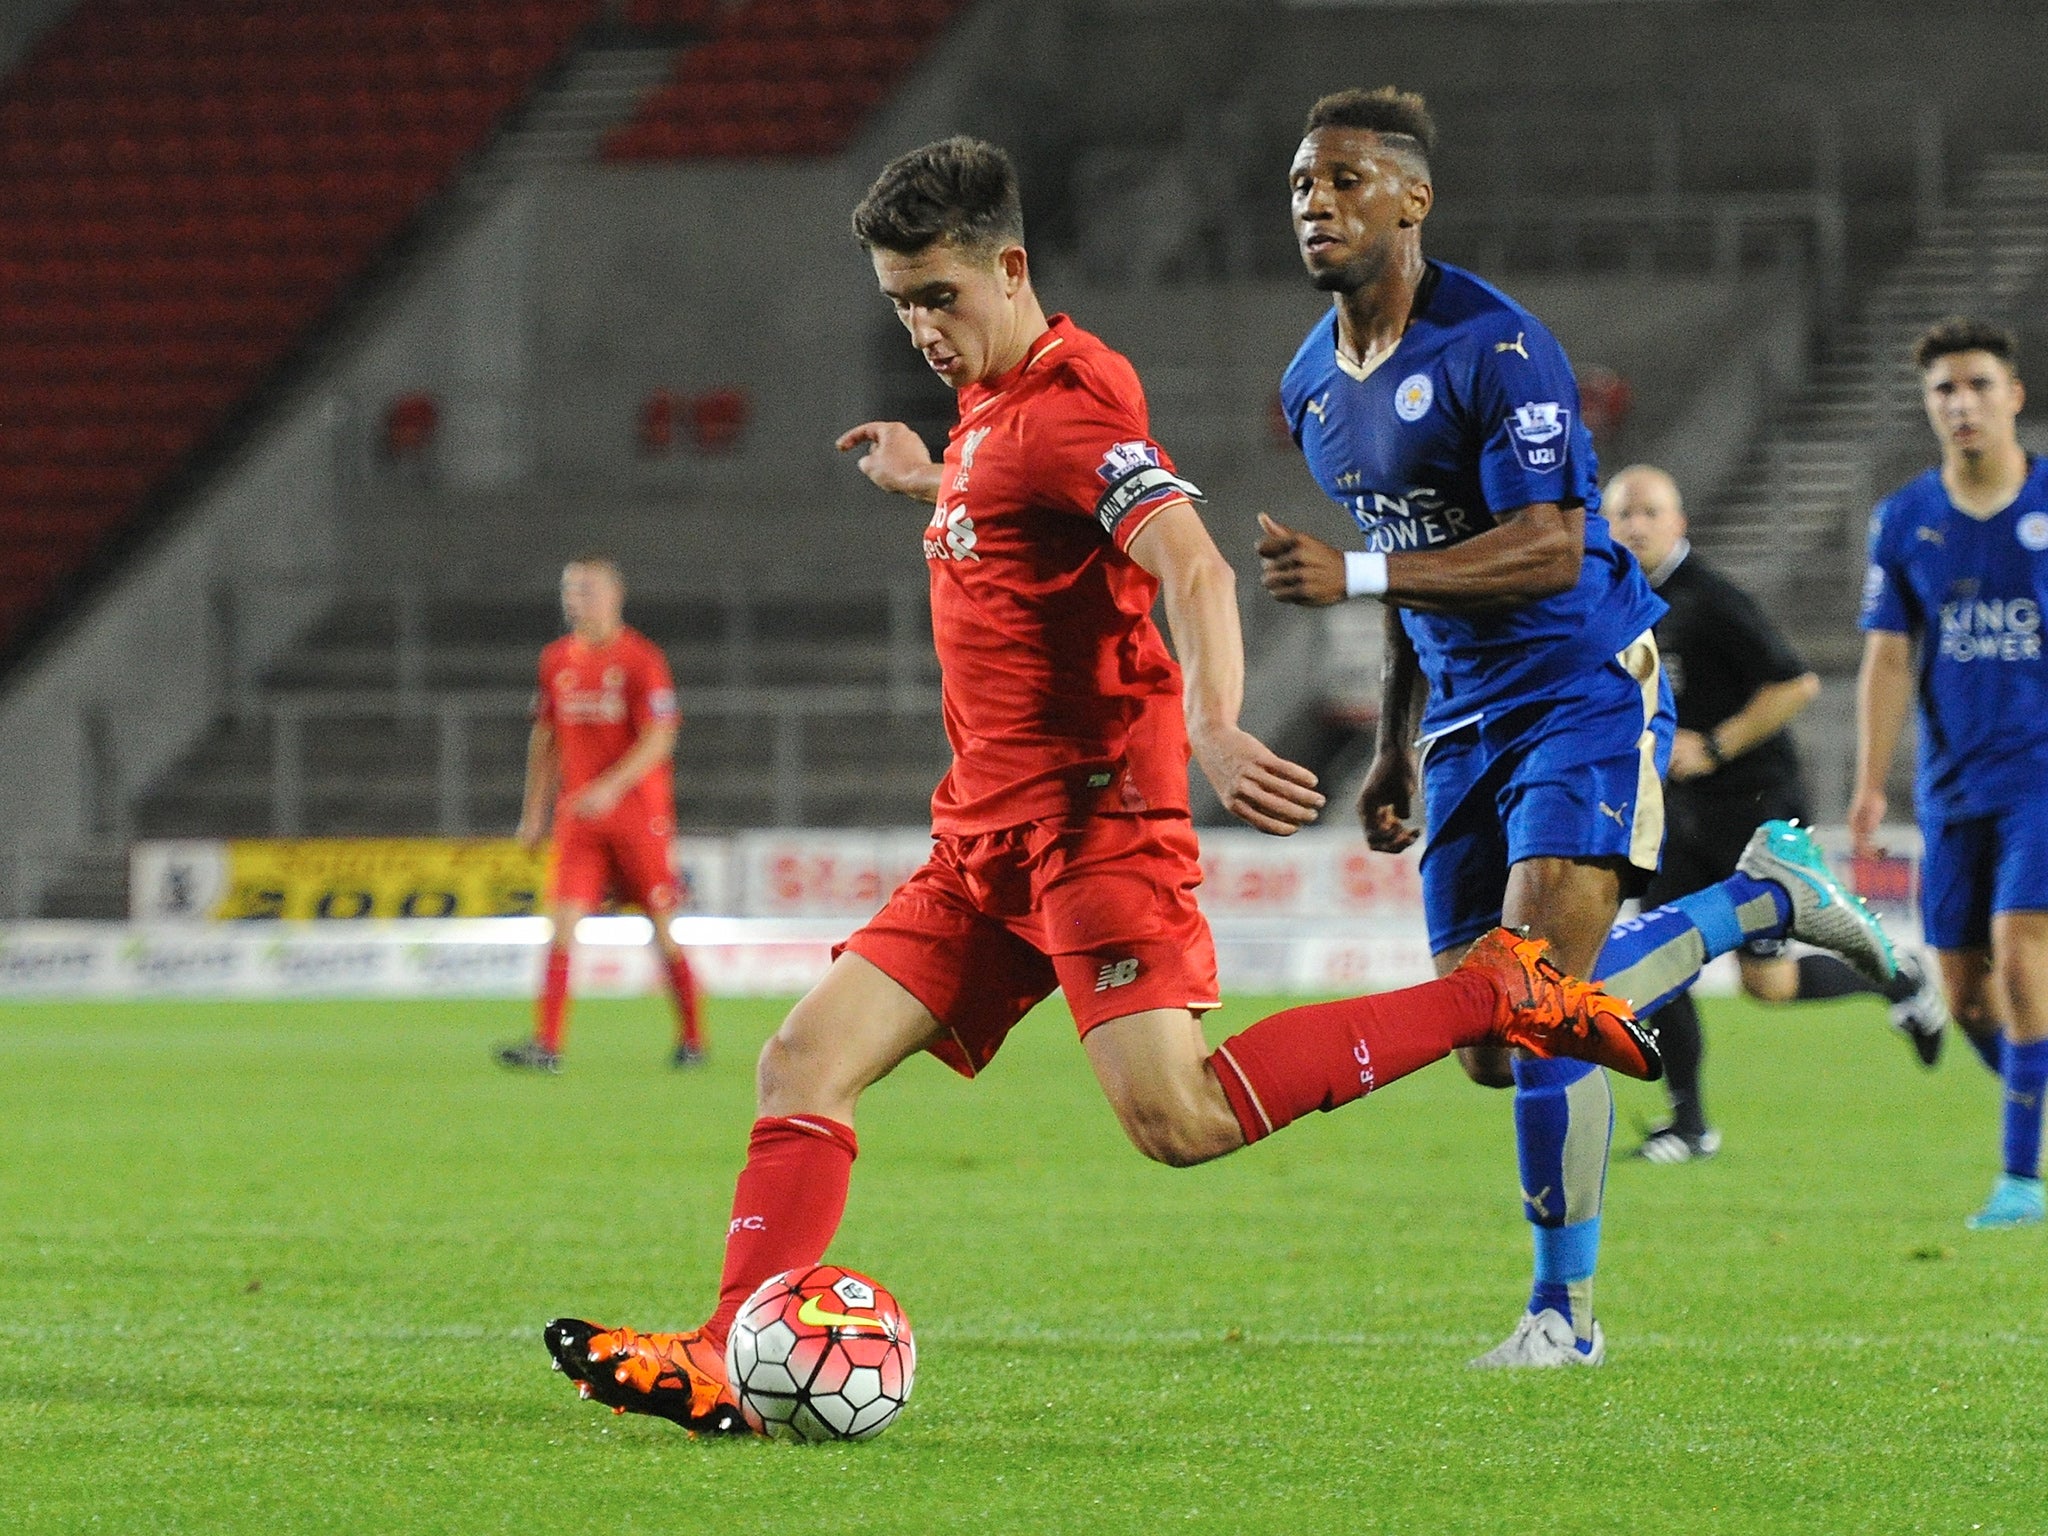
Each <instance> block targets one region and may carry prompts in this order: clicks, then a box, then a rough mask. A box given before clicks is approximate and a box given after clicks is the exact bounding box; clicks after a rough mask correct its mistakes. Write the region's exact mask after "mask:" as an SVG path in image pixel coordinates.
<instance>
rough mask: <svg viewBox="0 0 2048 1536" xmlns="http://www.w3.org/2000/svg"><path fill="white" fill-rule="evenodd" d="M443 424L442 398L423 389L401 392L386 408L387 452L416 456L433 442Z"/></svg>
mask: <svg viewBox="0 0 2048 1536" xmlns="http://www.w3.org/2000/svg"><path fill="white" fill-rule="evenodd" d="M440 428H441V402H440V401H438V400H436V399H435V398H434V397H433V396H432V395H430V394H427V393H426V392H425V391H423V390H420V391H415V392H413V393H412V394H407V395H400V396H399V397H398V398H397V399H395V400H393V401H392V402H391V404H390V405H388V406H387V407H385V410H384V452H385V453H386V454H387V455H388V456H389V457H391V458H393V459H417V458H419V457H420V456H421V455H423V454H424V453H425V452H426V451H427V449H429V448H430V447H432V446H433V443H434V437H435V435H436V434H437V433H438V432H439V431H440Z"/></svg>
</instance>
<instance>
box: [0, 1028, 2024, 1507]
mask: <svg viewBox="0 0 2048 1536" xmlns="http://www.w3.org/2000/svg"><path fill="white" fill-rule="evenodd" d="M1259 1011H1261V1010H1260V1008H1259V1005H1258V1004H1256V1003H1255V1002H1249V1001H1247V1002H1243V1003H1240V1004H1238V1005H1236V1006H1234V1007H1233V1008H1232V1009H1230V1010H1229V1011H1228V1012H1227V1013H1226V1014H1224V1015H1222V1016H1221V1018H1220V1019H1219V1020H1218V1023H1219V1026H1220V1027H1221V1029H1223V1030H1227V1029H1229V1028H1233V1027H1236V1026H1237V1025H1240V1024H1242V1023H1243V1022H1245V1021H1247V1020H1248V1019H1250V1018H1252V1017H1254V1016H1256V1013H1257V1012H1259ZM777 1012H778V1010H776V1009H774V1008H772V1007H769V1006H765V1005H753V1004H726V1005H723V1006H721V1007H719V1008H718V1009H717V1010H716V1011H715V1013H714V1027H715V1029H716V1031H717V1034H716V1040H715V1049H716V1056H715V1059H714V1062H713V1064H712V1065H711V1066H710V1068H709V1069H708V1070H706V1071H704V1072H702V1073H701V1074H695V1075H679V1074H676V1073H672V1072H670V1071H669V1070H668V1069H667V1067H666V1065H665V1050H666V1024H665V1022H664V1017H663V1014H662V1011H661V1009H660V1008H659V1006H658V1005H656V1004H655V1003H653V1002H649V1003H645V1004H632V1005H627V1004H620V1005H613V1006H606V1005H601V1004H587V1005H583V1006H581V1007H580V1008H579V1009H578V1012H577V1016H576V1020H575V1025H574V1029H573V1032H572V1036H571V1040H570V1048H571V1050H570V1056H569V1070H568V1071H567V1072H566V1073H565V1074H564V1075H563V1076H561V1077H560V1078H555V1079H542V1078H531V1077H516V1076H512V1075H509V1074H507V1073H504V1072H502V1071H500V1070H499V1069H498V1068H497V1067H495V1066H494V1065H492V1064H491V1063H490V1062H489V1061H488V1060H487V1059H486V1055H485V1051H486V1048H487V1047H488V1046H489V1045H490V1044H492V1043H493V1042H495V1041H498V1040H501V1039H503V1038H506V1037H508V1036H512V1035H516V1034H517V1033H519V1032H520V1031H521V1030H522V1029H523V1027H524V1022H525V1019H524V1011H523V1010H522V1009H520V1008H519V1007H517V1006H514V1005H483V1004H462V1005H423V1004H404V1005H397V1004H321V1005H311V1004H300V1005H248V1004H239V1005H233V1006H204V1007H202V1006H174V1005H168V1004H154V1005H122V1006H106V1007H90V1008H88V1007H75V1006H66V1007H57V1006H49V1007H15V1008H8V1009H4V1010H0V1332H4V1345H5V1347H4V1350H0V1455H4V1459H0V1529H4V1530H6V1531H9V1532H28V1531H36V1532H41V1531H82V1530H94V1531H118V1532H152V1531H193V1532H209V1533H213V1532H241V1531H248V1532H258V1531H260V1532H265V1533H276V1532H301V1531H335V1532H379V1533H385V1532H416V1531H446V1532H462V1533H468V1532H482V1531H516V1532H571V1531H614V1530H624V1531H656V1530H659V1531H682V1532H704V1533H715V1536H727V1533H734V1536H737V1533H747V1532H778V1533H784V1532H792V1531H803V1530H817V1531H861V1532H894V1531H902V1532H932V1531H954V1530H962V1531H965V1530H975V1531H992V1532H1066V1531H1075V1532H1086V1533H1088V1536H1108V1533H1114V1532H1125V1531H1130V1532H1141V1531H1142V1532H1156V1531H1161V1530H1186V1531H1213V1532H1233V1533H1235V1532H1283V1531H1284V1532H1292V1531H1304V1532H1307V1531H1316V1532H1322V1531H1336V1532H1351V1531H1369V1532H1379V1531H1385V1532H1452V1531H1456V1532H1463V1531H1473V1532H1481V1531H1483V1532H1488V1533H1498V1536H1520V1533H1531V1532H1553V1531H1554V1532H1568V1533H1574V1536H1577V1533H1587V1532H1630V1533H1636V1532H1644V1531H1655V1530H1659V1529H1666V1530H1672V1531H1683V1532H1687V1533H1693V1532H1698V1533H1713V1532H1723V1531H1760V1532H1771V1533H1789V1532H1827V1533H1837V1532H1865V1531H1882V1532H1886V1533H1896V1532H1911V1531H1944V1532H1947V1531H1972V1530H1983V1531H1986V1532H2039V1531H2041V1530H2042V1529H2044V1527H2048V1472H2044V1470H2043V1455H2044V1450H2048V1444H2044V1439H2048V1432H2044V1427H2043V1426H2044V1421H2043V1418H2042V1397H2043V1387H2044V1385H2048V1347H2044V1343H2048V1241H2044V1236H2043V1233H2042V1232H2041V1231H2040V1230H2039V1229H2036V1230H2033V1231H2026V1232H2018V1233H2003V1234H1972V1233H1968V1232H1965V1231H1964V1230H1963V1228H1962V1217H1963V1216H1964V1215H1965V1214H1966V1213H1967V1212H1968V1211H1970V1210H1972V1209H1974V1207H1975V1206H1976V1204H1977V1203H1978V1202H1979V1201H1980V1200H1981V1199H1982V1197H1983V1195H1984V1194H1985V1192H1986V1190H1987V1189H1988V1187H1989V1184H1990V1180H1991V1176H1992V1174H1993V1173H1994V1172H1995V1171H1996V1169H1995V1163H1994V1155H1995V1133H1996V1114H1997V1092H1996V1089H1995V1087H1994V1085H1993V1084H1992V1082H1991V1080H1990V1079H1989V1078H1988V1077H1987V1076H1986V1074H1985V1073H1984V1072H1983V1070H1982V1069H1981V1068H1980V1067H1979V1066H1978V1065H1977V1063H1976V1061H1975V1060H1974V1058H1973V1057H1971V1056H1970V1054H1969V1053H1968V1052H1967V1051H1964V1050H1957V1051H1954V1052H1952V1053H1951V1056H1950V1059H1949V1060H1948V1061H1946V1062H1945V1063H1944V1065H1943V1067H1942V1069H1941V1070H1940V1071H1939V1072H1938V1073H1934V1074H1927V1073H1923V1072H1921V1071H1920V1070H1919V1069H1918V1068H1917V1067H1916V1066H1914V1065H1913V1064H1912V1063H1911V1061H1910V1059H1909V1055H1908V1052H1907V1051H1906V1049H1905V1047H1904V1046H1903V1045H1902V1044H1901V1043H1899V1042H1897V1041H1895V1040H1893V1039H1891V1038H1888V1032H1887V1031H1886V1030H1885V1029H1884V1027H1883V1024H1882V1013H1881V1010H1879V1009H1878V1008H1876V1007H1875V1006H1873V1005H1869V1004H1856V1003H1847V1004H1841V1005H1831V1006H1825V1007H1819V1008H1808V1009H1804V1010H1799V1011H1780V1012H1776V1013H1766V1012H1765V1011H1763V1010H1761V1009H1757V1008H1755V1007H1752V1006H1748V1005H1740V1004H1733V1003H1723V1004H1710V1005H1708V1026H1709V1034H1710V1039H1711V1048H1712V1054H1711V1057H1710V1060H1709V1064H1708V1070H1709V1074H1710V1077H1709V1091H1710V1098H1711V1101H1712V1107H1713V1109H1714V1112H1715V1114H1716V1117H1717V1119H1718V1121H1719V1123H1720V1125H1721V1127H1722V1129H1723V1130H1724V1132H1725V1133H1726V1135H1727V1149H1726V1151H1725V1152H1724V1153H1723V1154H1722V1155H1721V1156H1720V1157H1719V1158H1718V1159H1716V1160H1715V1161H1713V1162H1711V1163H1708V1164H1704V1165H1700V1166H1693V1167H1681V1168H1651V1167H1646V1166H1642V1165H1638V1164H1630V1163H1626V1162H1618V1163H1617V1165H1616V1167H1615V1170H1614V1174H1613V1177H1612V1179H1611V1181H1610V1184H1609V1196H1608V1243H1607V1253H1606V1268H1605V1273H1604V1274H1603V1276H1602V1279H1601V1285H1600V1311H1601V1316H1602V1319H1603V1322H1604V1323H1605V1325H1606V1328H1607V1330H1608V1336H1609V1349H1610V1353H1609V1363H1608V1364H1607V1365H1606V1366H1605V1367H1604V1368H1602V1369H1600V1370H1595V1371H1573V1372H1569V1373H1566V1372H1549V1373H1542V1374H1539V1375H1498V1374H1482V1373H1477V1372H1472V1371H1468V1370H1467V1369H1466V1368H1465V1366H1464V1361H1465V1360H1466V1358H1467V1357H1468V1356H1470V1355H1472V1354H1475V1353H1477V1352H1478V1351H1479V1350H1481V1349H1482V1348H1484V1347H1486V1346H1488V1345H1491V1344H1493V1343H1494V1342H1496V1341H1497V1339H1498V1338H1499V1337H1501V1336H1502V1335H1504V1334H1505V1333H1506V1331H1507V1329H1508V1327H1509V1325H1510V1324H1511V1323H1512V1322H1513V1320H1514V1317H1515V1315H1516V1313H1517V1311H1518V1310H1519V1307H1520V1303H1521V1300H1522V1297H1523V1294H1524V1287H1525V1285H1526V1281H1527V1247H1528V1239H1527V1237H1526V1235H1525V1230H1524V1228H1523V1225H1522V1223H1521V1221H1520V1219H1519V1217H1518V1214H1517V1203H1516V1199H1515V1186H1516V1180H1515V1176H1514V1164H1513V1153H1512V1147H1511V1141H1510V1123H1509V1100H1508V1096H1507V1095H1505V1094H1497V1093H1487V1092H1485V1091H1483V1090H1480V1089H1477V1088H1474V1087H1472V1086H1470V1085H1469V1084H1467V1083H1466V1082H1465V1081H1464V1079H1463V1078H1462V1077H1461V1076H1459V1075H1458V1073H1457V1071H1456V1069H1455V1068H1453V1067H1450V1066H1447V1065H1446V1066H1438V1067H1435V1068H1432V1069H1431V1070H1430V1071H1429V1072H1427V1073H1424V1074H1422V1075H1420V1076H1418V1077H1416V1078H1414V1079H1411V1080H1410V1081H1408V1082H1405V1083H1402V1084H1400V1085H1399V1086H1397V1087H1395V1088H1393V1089H1391V1090H1390V1091H1388V1092H1387V1093H1386V1094H1385V1095H1384V1097H1378V1098H1375V1099H1374V1100H1373V1101H1372V1102H1370V1103H1368V1104H1366V1105H1361V1106H1356V1107H1354V1108H1352V1109H1350V1110H1347V1111H1345V1112H1343V1113H1341V1114H1337V1115H1332V1116H1328V1117H1318V1118H1317V1119H1316V1120H1315V1121H1314V1122H1313V1123H1311V1124H1306V1125H1302V1126H1297V1127H1295V1128H1294V1129H1293V1130H1292V1131H1290V1132H1288V1133H1287V1134H1286V1135H1285V1136H1283V1137H1282V1138H1280V1139H1278V1140H1276V1141H1274V1142H1269V1143H1267V1144H1265V1145H1263V1146H1261V1147H1258V1148H1256V1149H1254V1150H1252V1151H1251V1152H1249V1153H1247V1154H1244V1155H1241V1156H1239V1157H1236V1158H1232V1159H1227V1160H1226V1161H1224V1162H1223V1163H1221V1164H1218V1165H1214V1166H1211V1167H1208V1168H1203V1169H1198V1170H1193V1171H1190V1172H1174V1171H1171V1170H1167V1169H1163V1168H1157V1167H1153V1166H1150V1165H1148V1164H1146V1163H1144V1162H1142V1161H1141V1160H1140V1159H1139V1158H1138V1157H1137V1156H1136V1155H1135V1154H1134V1153H1132V1152H1131V1151H1130V1150H1129V1149H1128V1148H1127V1147H1126V1146H1125V1145H1124V1144H1123V1143H1122V1141H1121V1139H1120V1137H1119V1134H1118V1132H1117V1130H1116V1128H1115V1126H1114V1124H1113V1122H1112V1121H1111V1119H1110V1117H1109V1114H1108V1112H1107V1111H1106V1109H1105V1108H1104V1107H1103V1106H1102V1104H1101V1102H1100V1100H1099V1097H1098V1095H1097V1092H1096V1089H1095V1087H1094V1084H1093V1080H1092V1079H1091V1078H1090V1076H1089V1074H1088V1071H1087V1068H1086V1065H1085V1062H1084V1060H1083V1058H1082V1056H1081V1054H1080V1052H1079V1051H1078V1050H1077V1049H1076V1048H1075V1046H1074V1043H1073V1039H1072V1030H1071V1027H1070V1025H1069V1024H1068V1023H1067V1021H1066V1016H1065V1014H1064V1012H1063V1011H1061V1010H1059V1009H1058V1008H1057V1006H1055V1007H1054V1008H1051V1009H1048V1010H1045V1011H1043V1012H1041V1013H1040V1014H1039V1015H1038V1016H1037V1017H1035V1018H1034V1019H1033V1020H1032V1021H1030V1022H1029V1023H1027V1024H1026V1025H1025V1026H1024V1027H1023V1028H1022V1029H1021V1030H1020V1031H1019V1033H1018V1035H1017V1036H1016V1038H1014V1039H1013V1041H1012V1043H1011V1045H1010V1047H1009V1048H1008V1050H1007V1051H1006V1052H1005V1053H1004V1055H1003V1057H1002V1058H1001V1059H1000V1060H999V1061H998V1062H997V1064H996V1066H995V1067H994V1068H993V1069H992V1070H991V1071H990V1072H989V1074H988V1075H987V1076H986V1077H985V1078H984V1079H983V1080H982V1081H980V1082H978V1083H972V1084H969V1083H964V1082H961V1081H959V1080H958V1079H956V1078H954V1077H953V1076H952V1074H950V1073H948V1072H946V1071H945V1070H944V1069H942V1068H940V1067H938V1066H937V1065H936V1064H935V1063H932V1062H929V1061H918V1062H914V1063H912V1064H910V1066H908V1067H907V1068H906V1069H905V1070H904V1071H902V1072H901V1073H899V1074H898V1076H897V1077H896V1078H895V1079H893V1080H892V1081H890V1082H888V1083H886V1084H884V1085H883V1086H882V1087H881V1088H879V1089H877V1090H876V1091H875V1093H874V1094H873V1095H872V1096H871V1097H870V1099H869V1101H868V1103H867V1105H866V1106H865V1109H864V1113H863V1118H862V1123H861V1127H860V1131H861V1137H862V1142H863V1145H864V1147H865V1151H864V1152H863V1154H862V1157H861V1160H860V1163H859V1165H858V1167H857V1169H856V1173H855V1181H854V1195H853V1202H852V1206H851V1208H850V1210H849V1212H848V1217H847V1222H846V1226H845V1228H844V1230H843V1231H842V1233H841V1235H840V1241H839V1243H838V1245H837V1246H836V1248H835V1249H834V1255H835V1256H836V1257H838V1258H839V1259H840V1260H841V1261H842V1262H846V1263H849V1264H852V1265H855V1266H857V1267H859V1268H863V1269H866V1270H868V1271H870V1272H872V1273H873V1274H875V1275H876V1276H878V1277H879V1278H881V1279H882V1280H883V1281H884V1282H885V1283H887V1284H888V1285H889V1286H891V1287H892V1288H893V1289H894V1290H895V1291H896V1292H897V1294H898V1296H899V1297H901V1298H902V1300H903V1302H904V1304H905V1306H906V1307H907V1308H908V1310H909V1313H910V1316H911V1319H912V1321H913V1323H914V1325H915V1326H916V1328H917V1330H918V1339H919V1344H920V1351H919V1359H920V1365H921V1375H920V1377H919V1380H918V1384H917V1393H916V1397H915V1400H914V1401H913V1403H912V1405H911V1407H910V1409H909V1411H908V1412H907V1413H906V1414H905V1416H904V1418H903V1419H902V1420H901V1421H900V1422H899V1423H898V1424H897V1425H896V1426H895V1427H894V1428H893V1429H891V1430H890V1431H889V1432H888V1433H887V1434H886V1435H884V1436H883V1437H882V1438H881V1439H880V1440H878V1441H876V1442H874V1443H872V1444H870V1445H867V1446H860V1447H846V1448H841V1447H829V1448H804V1447H793V1446H781V1445H768V1444H762V1443H756V1442H751V1441H748V1442H727V1443H718V1444H693V1443H691V1442H690V1441H688V1440H686V1439H685V1438H684V1436H683V1435H682V1434H680V1433H679V1432H678V1431H676V1430H675V1429H673V1428H672V1427H671V1426H669V1425H667V1424H665V1423H662V1422H659V1421H655V1420H647V1419H640V1418H613V1417H612V1416H610V1415H609V1414H606V1413H603V1412H601V1411H599V1410H597V1409H594V1408H593V1407H591V1406H589V1405H587V1404H584V1403H580V1402H578V1401H577V1400H576V1398H575V1396H574V1394H573V1393H572V1392H571V1391H570V1389H569V1388H568V1386H567V1385H566V1383H565V1382H563V1380H562V1379H561V1378H560V1377H558V1376H555V1375H554V1374H552V1373H551V1372H550V1371H549V1370H548V1362H547V1356H546V1354H545V1352H544V1351H543V1349H542V1347H541V1343H540V1326H541V1324H542V1323H543V1322H544V1321H545V1320H546V1319H547V1318H549V1317H551V1316H553V1315H555V1314H557V1313H563V1312H569V1313H580V1314H583V1315H587V1316H591V1317H596V1318H599V1319H604V1320H617V1321H630V1322H632V1323H634V1324H636V1325H640V1326H675V1325H688V1324H690V1323H694V1322H695V1321H697V1320H698V1318H699V1317H700V1316H701V1315H702V1313H703V1312H704V1311H705V1310H706V1309H707V1307H708V1303H709V1297H710V1292H711V1288H712V1285H713V1282H714V1279H715V1276H716V1273H717V1265H718V1256H719V1245H720V1238H721V1235H722V1233H723V1229H724V1225H725V1219H726V1214H727V1204H728V1201H729V1199H730V1191H731V1181H732V1175H733V1173H734V1171H735V1166H736V1163H735V1160H736V1158H737V1156H738V1155H739V1151H740V1148H741V1145H742V1142H743V1138H744V1135H745V1129H746V1125H747V1123H748V1120H749V1119H750V1116H751V1100H750V1091H751V1064H752V1058H753V1054H754V1051H755V1048H756V1047H757V1046H758V1044H759V1042H760V1040H761V1038H762V1036H763V1035H764V1033H765V1032H766V1031H767V1030H768V1029H769V1028H770V1027H772V1025H773V1023H774V1021H775V1018H776V1016H777ZM1656 1103H1657V1100H1656V1096H1655V1093H1654V1090H1649V1089H1643V1088H1640V1087H1638V1086H1637V1085H1633V1084H1631V1085H1626V1087H1625V1089H1624V1093H1623V1099H1622V1121H1623V1126H1624V1129H1623V1132H1622V1136H1621V1140H1622V1143H1623V1145H1628V1144H1631V1142H1632V1138H1631V1137H1630V1135H1629V1132H1628V1129H1627V1127H1628V1125H1629V1123H1630V1121H1631V1119H1642V1118H1646V1117H1647V1116H1648V1115H1650V1114H1652V1113H1653V1112H1654V1109H1655V1106H1656Z"/></svg>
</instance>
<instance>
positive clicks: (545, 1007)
mask: <svg viewBox="0 0 2048 1536" xmlns="http://www.w3.org/2000/svg"><path fill="white" fill-rule="evenodd" d="M568 1012H569V951H568V950H566V949H560V948H556V947H553V946H550V947H549V949H548V966H547V971H546V973H545V974H544V975H543V976H542V977H541V983H540V1002H539V1003H538V1004H537V1005H536V1007H535V1009H534V1024H533V1039H534V1043H535V1044H536V1045H538V1046H539V1047H540V1048H541V1049H542V1050H544V1051H559V1050H560V1049H561V1048H562V1021H563V1019H564V1018H566V1017H567V1015H568Z"/></svg>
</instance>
